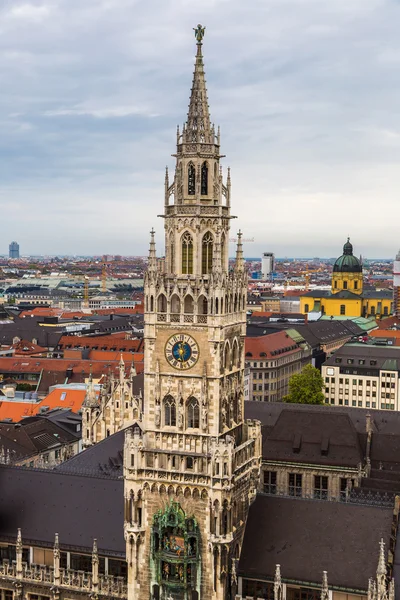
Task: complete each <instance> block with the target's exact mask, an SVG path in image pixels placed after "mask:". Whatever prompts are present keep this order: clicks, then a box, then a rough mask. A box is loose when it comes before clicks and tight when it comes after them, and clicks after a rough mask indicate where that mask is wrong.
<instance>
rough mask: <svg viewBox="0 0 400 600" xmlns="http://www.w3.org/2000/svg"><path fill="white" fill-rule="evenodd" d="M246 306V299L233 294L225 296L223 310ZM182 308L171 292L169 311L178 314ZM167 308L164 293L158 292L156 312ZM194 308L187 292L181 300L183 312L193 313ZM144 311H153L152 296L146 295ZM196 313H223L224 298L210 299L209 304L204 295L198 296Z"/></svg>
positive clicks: (231, 310) (229, 310)
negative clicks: (230, 296)
mask: <svg viewBox="0 0 400 600" xmlns="http://www.w3.org/2000/svg"><path fill="white" fill-rule="evenodd" d="M245 307H246V299H245V297H244V296H243V297H242V295H241V294H233V295H232V298H229V297H228V296H225V311H226V312H227V313H231V312H234V313H236V312H238V311H242V310H244V309H245ZM181 308H182V304H181V299H180V298H179V296H178V295H177V294H173V295H172V296H171V300H170V312H171V313H172V314H180V312H181ZM167 309H168V301H167V298H166V296H165V294H160V295H159V296H158V298H157V312H159V313H166V312H167ZM194 309H195V304H194V299H193V296H191V295H190V294H187V295H186V296H185V298H184V301H183V312H184V313H185V314H188V315H189V314H193V313H194ZM146 311H150V312H153V311H154V297H153V296H150V302H149V298H147V297H146ZM197 313H198V314H199V315H207V314H211V315H212V314H215V315H219V314H223V313H224V298H221V299H219V298H215V302H213V301H212V300H211V302H210V305H209V302H208V300H207V298H206V297H205V296H200V298H199V299H198V301H197Z"/></svg>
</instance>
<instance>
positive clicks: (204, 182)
mask: <svg viewBox="0 0 400 600" xmlns="http://www.w3.org/2000/svg"><path fill="white" fill-rule="evenodd" d="M201 195H202V196H207V195H208V165H207V163H206V162H203V164H202V165H201Z"/></svg>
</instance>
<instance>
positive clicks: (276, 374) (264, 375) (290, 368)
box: [252, 363, 301, 380]
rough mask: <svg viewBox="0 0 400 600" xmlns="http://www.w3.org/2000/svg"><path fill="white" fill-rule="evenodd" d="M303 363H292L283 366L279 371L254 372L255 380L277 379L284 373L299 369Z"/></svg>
mask: <svg viewBox="0 0 400 600" xmlns="http://www.w3.org/2000/svg"><path fill="white" fill-rule="evenodd" d="M300 368H301V365H300V364H298V363H294V364H292V365H287V366H282V367H281V368H280V369H279V370H278V371H271V372H269V371H260V372H256V373H252V376H253V380H254V379H270V378H271V379H275V378H276V377H281V376H282V375H287V374H289V375H290V374H291V373H293V372H294V371H299V370H300Z"/></svg>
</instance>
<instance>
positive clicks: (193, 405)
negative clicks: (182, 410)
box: [187, 398, 200, 429]
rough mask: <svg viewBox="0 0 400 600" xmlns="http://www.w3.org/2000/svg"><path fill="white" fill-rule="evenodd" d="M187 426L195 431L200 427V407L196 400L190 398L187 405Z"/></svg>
mask: <svg viewBox="0 0 400 600" xmlns="http://www.w3.org/2000/svg"><path fill="white" fill-rule="evenodd" d="M187 426H188V427H192V428H195V429H198V428H199V427H200V405H199V401H198V400H197V398H190V399H189V401H188V403H187Z"/></svg>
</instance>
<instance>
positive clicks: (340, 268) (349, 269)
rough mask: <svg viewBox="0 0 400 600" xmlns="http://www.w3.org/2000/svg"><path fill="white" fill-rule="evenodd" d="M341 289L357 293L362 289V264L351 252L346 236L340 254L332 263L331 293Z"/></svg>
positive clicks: (351, 248)
mask: <svg viewBox="0 0 400 600" xmlns="http://www.w3.org/2000/svg"><path fill="white" fill-rule="evenodd" d="M341 290H349V292H353V294H358V295H360V294H362V291H363V275H362V264H361V262H360V260H359V259H358V258H357V257H356V256H354V254H353V245H352V244H351V243H350V238H347V242H346V243H345V245H344V246H343V254H342V256H340V257H339V258H338V259H337V260H336V261H335V264H334V265H333V273H332V294H336V293H337V292H340V291H341Z"/></svg>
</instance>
